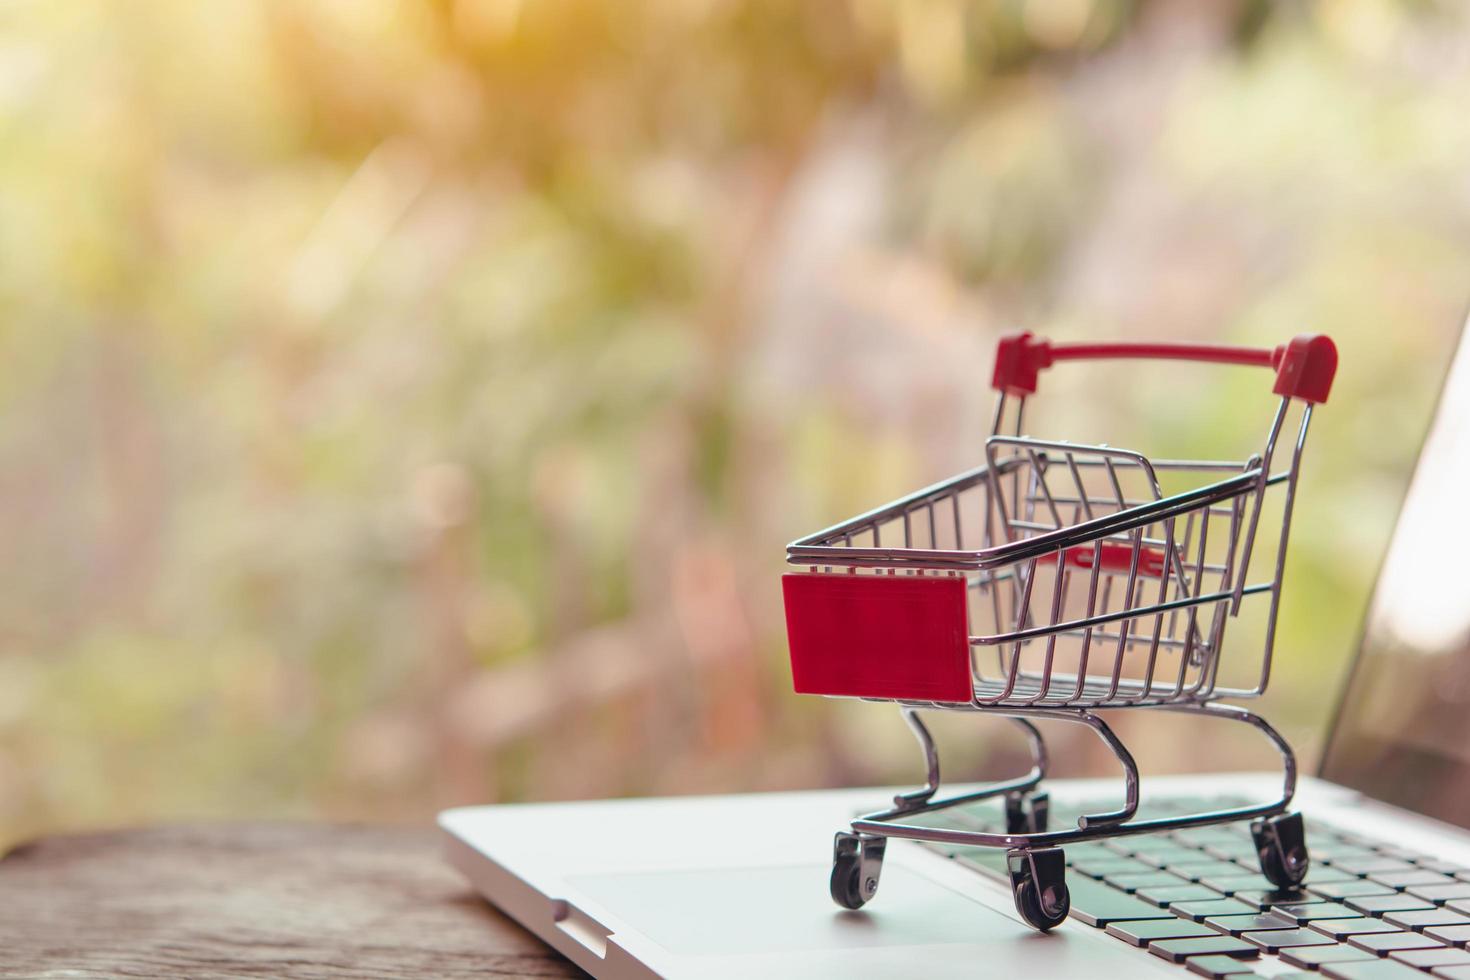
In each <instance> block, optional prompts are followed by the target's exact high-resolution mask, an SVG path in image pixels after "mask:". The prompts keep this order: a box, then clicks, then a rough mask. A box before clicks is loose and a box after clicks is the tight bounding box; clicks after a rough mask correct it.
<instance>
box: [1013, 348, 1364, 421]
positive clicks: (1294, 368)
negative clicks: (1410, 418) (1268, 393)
mask: <svg viewBox="0 0 1470 980" xmlns="http://www.w3.org/2000/svg"><path fill="white" fill-rule="evenodd" d="M1125 357H1127V358H1151V359H1166V360H1176V361H1206V362H1209V363H1211V364H1245V365H1250V366H1254V367H1268V368H1274V369H1275V371H1276V385H1275V387H1274V388H1273V389H1272V391H1274V392H1275V393H1276V394H1278V395H1284V396H1286V397H1288V398H1300V399H1302V400H1303V401H1308V402H1312V403H1313V404H1321V403H1322V402H1325V401H1327V393H1328V392H1329V391H1331V390H1332V378H1333V375H1335V374H1336V373H1337V345H1336V344H1334V343H1333V342H1332V338H1331V337H1328V336H1326V335H1325V334H1299V335H1298V336H1296V337H1293V338H1292V339H1291V340H1290V341H1289V342H1288V343H1285V344H1282V345H1281V346H1279V347H1277V348H1276V349H1275V350H1267V349H1265V348H1262V347H1228V346H1226V345H1224V344H1139V343H1121V342H1120V343H1099V344H1054V343H1052V342H1051V341H1049V340H1045V339H1043V338H1041V337H1035V336H1033V335H1032V334H1031V333H1030V332H1027V333H1019V334H1010V335H1009V336H1006V337H1002V338H1001V339H1000V343H999V344H997V345H996V349H995V374H994V375H993V377H992V379H991V382H990V383H991V386H992V387H993V388H995V390H996V391H1002V392H1005V393H1006V394H1008V395H1019V396H1021V397H1023V398H1024V397H1025V396H1026V395H1032V394H1035V393H1036V379H1037V376H1038V375H1039V374H1040V373H1041V369H1042V368H1048V367H1051V366H1052V365H1053V364H1055V363H1056V362H1058V361H1097V360H1103V359H1106V358H1125Z"/></svg>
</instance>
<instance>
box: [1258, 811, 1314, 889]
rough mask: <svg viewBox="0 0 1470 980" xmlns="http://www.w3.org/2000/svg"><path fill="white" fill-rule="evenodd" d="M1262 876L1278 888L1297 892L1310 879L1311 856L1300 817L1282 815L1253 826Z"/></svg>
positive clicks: (1260, 821) (1289, 814) (1296, 815)
mask: <svg viewBox="0 0 1470 980" xmlns="http://www.w3.org/2000/svg"><path fill="white" fill-rule="evenodd" d="M1251 837H1252V838H1253V839H1254V840H1255V842H1256V855H1257V856H1258V857H1259V858H1260V860H1261V874H1263V875H1265V876H1266V877H1267V878H1269V879H1270V880H1271V883H1272V884H1273V885H1275V886H1276V887H1277V888H1295V887H1296V886H1297V885H1300V884H1301V883H1302V880H1303V879H1304V878H1306V877H1307V869H1308V868H1309V867H1310V866H1311V863H1312V860H1311V856H1310V855H1309V854H1308V853H1307V835H1306V830H1305V828H1304V827H1303V825H1302V815H1301V814H1300V813H1280V814H1277V815H1276V816H1274V817H1267V818H1265V819H1263V820H1256V821H1253V822H1252V823H1251Z"/></svg>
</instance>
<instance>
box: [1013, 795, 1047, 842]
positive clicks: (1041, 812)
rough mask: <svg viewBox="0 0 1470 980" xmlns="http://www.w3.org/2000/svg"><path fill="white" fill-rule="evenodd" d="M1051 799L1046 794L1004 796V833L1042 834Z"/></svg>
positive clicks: (1044, 831)
mask: <svg viewBox="0 0 1470 980" xmlns="http://www.w3.org/2000/svg"><path fill="white" fill-rule="evenodd" d="M1050 809H1051V797H1050V796H1048V795H1047V794H1046V793H1024V792H1015V793H1007V794H1006V833H1008V834H1044V833H1046V815H1047V812H1048V811H1049V810H1050Z"/></svg>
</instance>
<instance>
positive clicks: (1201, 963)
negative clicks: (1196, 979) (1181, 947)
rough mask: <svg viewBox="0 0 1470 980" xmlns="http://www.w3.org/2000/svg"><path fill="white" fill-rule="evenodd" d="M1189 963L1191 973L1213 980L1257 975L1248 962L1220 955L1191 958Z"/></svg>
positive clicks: (1213, 954)
mask: <svg viewBox="0 0 1470 980" xmlns="http://www.w3.org/2000/svg"><path fill="white" fill-rule="evenodd" d="M1188 962H1189V972H1190V973H1198V974H1199V975H1200V976H1202V977H1210V978H1211V980H1225V978H1226V977H1233V976H1238V975H1240V974H1245V975H1247V976H1251V975H1254V973H1255V971H1254V970H1253V969H1252V968H1251V965H1250V962H1249V961H1248V960H1238V959H1236V958H1235V957H1233V956H1223V955H1221V954H1219V953H1211V954H1208V955H1206V956H1191V957H1190V958H1189V961H1188Z"/></svg>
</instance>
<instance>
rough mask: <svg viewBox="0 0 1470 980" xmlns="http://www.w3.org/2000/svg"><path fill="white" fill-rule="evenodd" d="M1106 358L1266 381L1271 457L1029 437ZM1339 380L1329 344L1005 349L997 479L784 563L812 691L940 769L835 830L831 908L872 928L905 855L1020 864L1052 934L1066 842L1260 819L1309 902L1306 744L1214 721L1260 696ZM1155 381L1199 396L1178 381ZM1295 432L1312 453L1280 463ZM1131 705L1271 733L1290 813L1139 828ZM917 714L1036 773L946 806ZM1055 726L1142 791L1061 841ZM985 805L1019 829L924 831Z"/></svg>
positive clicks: (980, 479)
mask: <svg viewBox="0 0 1470 980" xmlns="http://www.w3.org/2000/svg"><path fill="white" fill-rule="evenodd" d="M1110 358H1147V359H1167V360H1187V361H1204V362H1213V363H1218V364H1237V365H1255V366H1259V367H1268V368H1272V369H1273V370H1274V371H1275V374H1276V382H1275V386H1274V388H1273V391H1274V393H1275V394H1276V395H1277V396H1279V402H1278V404H1277V406H1276V409H1275V413H1274V416H1272V417H1271V421H1270V424H1269V428H1268V430H1267V433H1266V440H1265V445H1264V447H1263V448H1262V449H1261V451H1260V453H1259V454H1258V455H1253V456H1251V457H1250V458H1249V459H1246V460H1243V461H1238V462H1222V461H1199V460H1152V459H1149V458H1148V457H1145V456H1143V455H1142V454H1140V453H1137V452H1132V451H1130V450H1126V449H1116V448H1113V447H1110V446H1106V445H1098V446H1088V445H1078V444H1074V443H1069V442H1058V441H1049V440H1043V439H1035V438H1030V437H1027V436H1023V435H1021V432H1022V416H1023V412H1024V409H1025V404H1026V399H1027V397H1028V396H1030V395H1032V394H1034V393H1035V392H1036V387H1037V379H1038V375H1039V374H1040V372H1041V370H1042V369H1044V368H1049V367H1051V366H1052V365H1053V364H1055V363H1057V362H1060V361H1072V360H1095V359H1110ZM1336 368H1337V349H1336V348H1335V347H1334V346H1333V343H1332V341H1331V340H1330V339H1329V338H1327V337H1324V336H1299V337H1296V338H1295V339H1293V340H1292V341H1290V342H1289V343H1287V344H1284V345H1282V346H1280V347H1277V348H1276V349H1275V350H1256V349H1247V348H1235V347H1222V346H1215V345H1199V344H1132V343H1098V344H1081V343H1077V344H1060V343H1056V344H1054V343H1049V342H1048V341H1046V340H1042V339H1039V338H1036V337H1033V336H1032V335H1031V334H1029V333H1028V334H1020V335H1017V336H1011V337H1006V338H1004V339H1002V340H1001V341H1000V344H999V347H998V349H997V351H996V360H995V371H994V378H993V386H994V388H995V389H996V390H997V391H998V392H999V393H1000V396H999V400H998V403H997V405H996V409H995V417H994V425H993V428H992V433H993V434H992V435H991V436H990V438H989V439H988V440H987V442H986V444H985V463H984V465H983V466H980V467H978V468H976V469H973V470H971V471H969V472H966V473H961V474H960V475H959V476H956V477H954V478H952V479H949V480H946V481H944V482H942V483H939V484H936V485H934V486H932V487H928V488H927V489H924V490H920V491H918V492H917V493H914V494H911V495H909V496H907V497H904V498H902V499H900V500H897V501H895V502H893V503H891V504H889V505H887V506H886V507H881V508H879V509H877V510H874V511H870V512H869V513H866V514H863V515H861V516H859V517H855V518H853V519H852V520H849V521H845V522H843V523H841V524H838V525H836V526H834V527H829V528H827V529H826V530H824V531H820V532H818V533H817V534H814V535H812V536H810V537H807V538H802V539H801V540H799V541H797V542H795V543H793V544H791V545H790V546H789V547H788V548H787V562H788V563H789V564H791V565H794V566H800V567H801V568H802V570H801V571H796V572H792V573H789V574H787V575H786V576H784V579H783V588H784V593H785V601H786V622H787V633H788V637H789V639H790V646H791V668H792V674H793V679H794V682H795V687H796V690H797V691H798V692H800V693H803V694H822V695H827V696H831V697H847V698H860V699H862V700H866V701H888V702H892V703H895V704H897V705H899V707H900V710H901V712H902V714H903V717H904V720H905V721H906V722H907V723H908V726H909V728H910V729H911V730H912V731H913V733H914V735H915V737H916V738H917V739H918V741H919V744H920V746H921V747H922V749H923V752H924V758H925V762H926V764H927V767H928V782H927V784H926V785H925V786H924V787H923V788H922V789H919V790H915V791H913V792H909V793H903V794H901V795H899V796H897V797H895V798H894V801H893V806H892V807H890V808H888V809H886V810H882V811H879V812H876V813H871V814H868V815H867V816H864V817H860V818H858V819H856V820H854V821H853V822H852V825H851V829H850V830H843V831H841V832H839V833H838V834H837V836H836V842H835V846H834V849H833V862H832V877H831V892H832V897H833V899H834V900H835V901H836V902H837V903H838V904H839V905H842V906H844V907H846V908H849V909H855V908H858V907H860V906H862V905H863V904H864V903H865V902H867V901H868V900H869V899H871V898H872V897H873V895H874V894H875V893H876V891H877V888H878V878H879V872H880V870H881V868H882V863H883V852H884V846H885V844H886V843H887V838H890V837H899V838H907V839H912V840H921V841H934V842H941V843H946V844H952V845H971V846H976V845H978V846H986V847H1003V848H1007V849H1008V850H1007V852H1006V868H1007V870H1008V872H1009V875H1010V882H1011V889H1012V892H1013V893H1014V896H1015V900H1016V907H1017V909H1018V910H1019V911H1020V913H1021V915H1022V917H1023V918H1024V919H1025V920H1026V921H1027V922H1028V923H1030V924H1031V925H1033V926H1035V927H1036V928H1037V929H1041V930H1046V929H1050V928H1052V927H1053V926H1056V925H1057V924H1058V923H1060V922H1061V921H1062V920H1063V919H1065V918H1066V916H1067V912H1068V909H1069V908H1070V901H1069V898H1068V893H1067V886H1066V883H1065V880H1064V869H1065V861H1064V857H1063V852H1062V848H1061V845H1065V844H1070V843H1074V842H1079V841H1086V840H1093V839H1097V838H1103V837H1115V836H1122V835H1126V834H1139V833H1145V832H1149V831H1169V830H1178V829H1182V828H1186V827H1195V826H1201V825H1204V824H1218V823H1225V822H1227V821H1236V820H1250V821H1252V823H1251V827H1250V829H1251V834H1252V836H1253V838H1254V841H1255V848H1256V851H1257V853H1258V855H1259V860H1260V866H1261V871H1262V873H1263V874H1264V875H1265V876H1266V877H1267V878H1268V879H1270V880H1271V881H1272V882H1273V883H1274V884H1275V885H1276V886H1277V887H1279V888H1288V887H1292V886H1295V885H1297V884H1300V883H1301V881H1302V880H1303V878H1304V877H1305V875H1306V872H1307V866H1308V855H1307V847H1306V840H1305V833H1304V831H1303V825H1302V817H1301V814H1300V813H1297V812H1288V807H1289V806H1290V804H1291V799H1292V795H1293V793H1294V791H1295V785H1296V759H1295V756H1294V754H1293V753H1292V750H1291V746H1290V745H1288V744H1287V742H1286V740H1285V739H1283V738H1282V737H1281V735H1280V734H1278V733H1277V732H1276V730H1275V729H1273V728H1272V727H1271V726H1270V725H1269V724H1267V723H1266V721H1265V720H1264V719H1262V718H1260V717H1259V716H1257V715H1255V714H1253V713H1251V712H1250V711H1247V710H1245V709H1244V708H1240V707H1235V706H1232V705H1226V704H1221V703H1220V701H1221V699H1226V698H1228V699H1245V698H1254V697H1258V696H1260V695H1261V694H1262V693H1263V692H1264V691H1265V689H1266V683H1267V680H1268V679H1269V677H1270V673H1271V650H1272V645H1273V641H1274V638H1275V633H1276V614H1277V610H1278V607H1279V604H1280V601H1281V579H1282V568H1283V565H1284V562H1285V554H1286V542H1287V534H1288V531H1289V530H1290V527H1291V513H1292V503H1293V498H1294V496H1295V493H1296V485H1297V474H1298V472H1299V468H1300V465H1301V458H1302V449H1303V447H1304V445H1305V442H1306V437H1307V426H1308V424H1309V423H1310V422H1311V418H1312V409H1313V406H1314V405H1317V404H1320V403H1322V402H1325V401H1326V400H1327V394H1328V391H1329V389H1330V388H1331V386H1332V378H1333V375H1334V373H1335V371H1336ZM1156 376H1157V377H1159V378H1162V379H1163V380H1164V381H1166V382H1167V383H1170V384H1174V385H1184V384H1189V383H1192V382H1191V381H1190V380H1189V379H1187V378H1183V377H1175V376H1173V375H1172V374H1166V373H1164V371H1163V369H1162V368H1160V369H1157V370H1156ZM1265 417H1266V410H1265V405H1264V404H1263V411H1262V421H1265ZM1293 428H1294V429H1295V433H1296V438H1295V440H1294V442H1293V443H1292V444H1291V445H1290V446H1289V447H1284V448H1282V449H1281V450H1280V451H1278V446H1277V443H1278V438H1279V437H1281V436H1282V433H1283V432H1287V433H1288V438H1289V433H1290V432H1291V431H1292V429H1293ZM1282 457H1285V459H1286V462H1285V463H1284V464H1282V463H1281V458H1282ZM1273 467H1274V468H1273ZM1278 524H1279V529H1278V527H1277V525H1278ZM1258 533H1261V534H1263V540H1264V543H1263V544H1262V545H1261V546H1260V547H1259V548H1258V547H1256V542H1257V535H1258ZM1273 537H1274V538H1275V539H1276V540H1275V541H1274V543H1273V542H1271V540H1270V539H1271V538H1273ZM1273 544H1274V547H1273V546H1272V545H1273ZM1253 558H1254V559H1255V560H1254V561H1253V560H1252V559H1253ZM1253 569H1255V571H1253ZM1237 619H1238V620H1240V624H1239V626H1238V628H1237V632H1239V633H1242V634H1247V633H1248V634H1249V635H1250V649H1249V650H1247V651H1246V653H1247V654H1249V656H1246V655H1245V654H1240V652H1239V651H1238V650H1237V649H1232V651H1231V655H1230V656H1222V652H1223V650H1224V643H1225V636H1226V627H1227V626H1228V625H1229V624H1230V623H1231V621H1232V620H1237ZM1232 639H1233V640H1238V639H1239V638H1238V637H1234V636H1233V637H1232ZM1239 645H1240V644H1238V643H1236V644H1235V646H1236V647H1238V646H1239ZM1255 651H1259V653H1258V654H1257V653H1255ZM1117 708H1149V709H1155V710H1161V711H1171V712H1184V713H1188V714H1192V715H1197V716H1205V717H1209V718H1222V719H1227V720H1232V721H1239V722H1244V723H1245V724H1248V725H1251V726H1253V727H1255V728H1256V729H1257V730H1258V731H1260V732H1261V733H1262V734H1263V735H1264V736H1265V737H1266V738H1267V739H1269V740H1270V742H1271V744H1272V745H1273V746H1275V748H1276V749H1277V751H1279V752H1280V754H1281V758H1282V768H1283V772H1284V785H1283V788H1282V792H1281V798H1280V799H1278V800H1276V801H1275V802H1272V803H1268V804H1264V805H1260V806H1238V807H1232V808H1229V809H1220V810H1215V811H1212V812H1204V813H1196V814H1190V815H1185V816H1171V817H1167V818H1152V819H1143V818H1138V817H1137V811H1138V797H1139V793H1138V768H1137V766H1136V764H1135V763H1134V761H1133V757H1132V756H1131V755H1130V754H1129V752H1128V750H1127V748H1126V747H1125V746H1124V745H1123V743H1122V741H1120V740H1119V738H1118V737H1117V736H1116V735H1115V734H1114V733H1113V731H1112V729H1111V728H1109V727H1108V725H1107V724H1106V723H1105V722H1104V721H1103V719H1102V717H1101V716H1100V715H1099V714H1098V712H1099V711H1100V710H1104V709H1108V710H1111V709H1117ZM921 709H922V710H929V709H943V710H959V711H981V712H990V713H993V714H996V715H1000V716H1002V717H1005V718H1009V719H1012V720H1013V721H1014V722H1015V724H1016V725H1018V726H1019V727H1020V728H1021V729H1022V730H1023V732H1024V734H1025V735H1026V737H1027V740H1028V743H1029V745H1030V749H1031V755H1032V760H1033V766H1032V769H1031V771H1030V773H1029V774H1027V775H1026V776H1023V777H1021V778H1018V779H1014V780H1010V781H1007V782H1002V783H996V784H993V785H989V786H986V787H985V788H983V789H980V790H978V791H974V792H965V793H962V794H959V795H951V796H948V797H944V798H939V797H938V791H939V756H938V752H937V749H936V748H935V745H934V741H933V739H932V738H931V737H930V734H929V731H928V729H927V728H926V727H925V725H924V723H923V721H922V720H921V719H920V717H919V714H918V712H919V711H920V710H921ZM1038 719H1055V720H1058V721H1067V722H1072V723H1075V724H1079V725H1084V726H1086V727H1088V728H1090V729H1091V730H1092V731H1093V732H1094V733H1095V734H1096V735H1097V736H1098V737H1099V738H1100V739H1101V740H1102V741H1103V742H1104V743H1105V744H1106V745H1107V746H1108V748H1109V749H1111V750H1112V752H1113V753H1114V754H1115V755H1116V756H1117V758H1118V761H1119V762H1120V763H1121V765H1122V768H1123V772H1124V789H1125V799H1124V803H1123V806H1122V808H1121V809H1118V810H1115V811H1111V812H1104V813H1094V814H1088V815H1086V816H1083V817H1081V818H1080V819H1079V820H1078V821H1077V826H1076V827H1075V828H1066V829H1048V827H1047V810H1048V806H1047V798H1046V794H1044V793H1042V792H1039V791H1038V790H1037V787H1038V785H1039V784H1040V782H1041V780H1042V778H1043V776H1044V775H1045V772H1046V751H1045V746H1044V744H1043V742H1042V739H1041V735H1040V733H1039V732H1038V731H1037V728H1036V726H1035V725H1034V724H1033V722H1034V721H1036V720H1038ZM991 797H1001V798H1002V800H1003V804H1004V807H1003V812H1004V814H1005V824H1006V826H1005V833H990V832H983V831H981V830H978V829H963V828H964V827H965V824H964V823H963V822H959V821H948V822H946V823H945V825H943V826H934V825H932V823H933V821H931V824H930V825H925V824H921V823H916V822H914V819H915V818H917V817H919V815H921V814H929V813H932V812H934V811H939V810H943V809H945V808H948V807H954V806H956V805H959V804H964V803H971V802H974V801H978V800H982V799H986V798H991ZM956 825H958V826H956Z"/></svg>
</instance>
